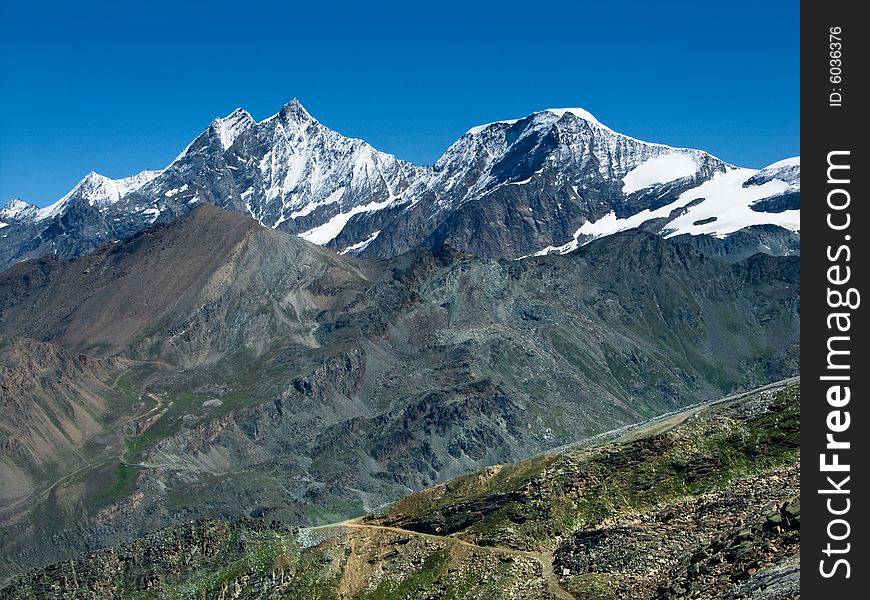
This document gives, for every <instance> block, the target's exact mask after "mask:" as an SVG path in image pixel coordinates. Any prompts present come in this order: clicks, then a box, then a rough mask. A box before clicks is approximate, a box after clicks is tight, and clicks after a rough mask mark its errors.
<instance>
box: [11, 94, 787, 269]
mask: <svg viewBox="0 0 870 600" xmlns="http://www.w3.org/2000/svg"><path fill="white" fill-rule="evenodd" d="M711 183H712V185H707V186H706V187H705V184H711ZM695 191H697V193H695ZM711 195H712V196H714V197H708V196H711ZM799 198H800V166H799V162H798V161H797V160H796V159H791V160H787V161H781V162H780V163H776V164H774V165H771V166H770V167H768V168H766V169H764V170H762V171H754V170H751V169H735V168H734V167H732V166H730V165H727V164H725V163H724V162H722V161H721V160H719V159H717V158H715V157H713V156H711V155H709V154H707V153H706V152H702V151H699V150H691V149H684V148H671V147H669V146H664V145H661V144H651V143H647V142H642V141H640V140H636V139H634V138H631V137H628V136H626V135H623V134H620V133H617V132H615V131H613V130H611V129H609V128H608V127H606V126H604V125H602V124H601V123H600V122H599V121H598V120H597V119H595V117H593V116H592V115H590V114H589V113H588V112H586V111H584V110H582V109H549V110H544V111H541V112H537V113H534V114H532V115H529V116H528V117H525V118H523V119H518V120H515V121H501V122H496V123H490V124H488V125H483V126H479V127H474V128H472V129H471V130H469V131H468V133H466V134H465V135H464V136H462V137H461V138H460V139H459V140H457V141H456V142H455V143H454V144H453V145H452V146H450V148H448V149H447V151H446V152H445V153H444V155H443V156H442V157H441V158H439V159H438V161H437V162H436V163H435V165H434V166H431V167H430V166H425V167H421V166H416V165H412V164H410V163H407V162H404V161H402V160H399V159H397V158H396V157H394V156H392V155H389V154H386V153H383V152H379V151H378V150H376V149H374V148H373V147H372V146H370V145H369V144H367V143H366V142H364V141H362V140H358V139H352V138H347V137H345V136H343V135H341V134H339V133H337V132H335V131H333V130H331V129H329V128H327V127H325V126H324V125H322V124H321V123H319V122H318V121H317V120H316V119H314V118H313V117H312V116H311V115H310V114H308V112H307V111H306V110H305V109H304V108H303V107H302V105H301V104H300V103H299V102H298V101H296V100H294V101H292V102H290V103H288V104H287V105H286V106H284V107H283V108H282V109H281V111H280V112H278V114H276V115H274V116H272V117H270V118H268V119H265V120H263V121H261V122H259V123H257V122H256V121H254V119H253V118H252V117H251V115H250V114H248V113H247V112H246V111H244V110H242V109H238V110H236V111H234V112H233V113H231V114H230V115H228V116H227V117H224V118H219V119H215V120H214V121H213V122H212V123H211V125H209V127H208V128H207V129H206V130H205V131H204V132H203V133H202V134H200V135H199V136H198V137H197V138H196V139H195V140H194V141H193V142H191V144H190V145H189V146H188V147H187V148H185V149H184V150H183V151H182V152H181V154H180V155H179V156H178V157H177V158H176V159H175V160H174V161H173V162H172V163H171V164H170V165H169V166H167V167H166V168H165V169H163V170H162V171H143V172H142V173H139V174H138V175H134V176H132V177H128V178H124V179H119V180H112V179H109V178H107V177H104V176H102V175H99V174H97V173H90V174H88V176H86V177H85V178H84V179H83V180H82V181H81V182H80V183H79V184H78V185H77V186H76V187H75V188H73V190H71V191H70V193H69V194H67V195H66V196H64V197H63V198H61V199H60V200H59V201H58V202H56V203H54V204H53V205H51V206H49V207H46V208H44V209H37V208H36V207H33V206H31V205H27V204H26V203H24V202H23V201H20V200H13V201H11V202H10V203H9V204H8V205H7V206H6V207H4V208H3V209H0V223H2V225H0V229H2V231H0V266H4V267H6V266H9V265H10V264H12V263H14V262H16V261H19V260H22V259H24V258H29V257H38V256H41V255H44V254H46V253H56V254H59V255H60V256H65V257H73V256H80V255H82V254H86V253H88V252H90V251H92V250H94V249H95V248H96V247H98V246H99V245H100V244H101V243H103V242H105V241H110V240H120V239H123V238H124V237H126V236H128V235H130V234H132V233H134V232H136V231H139V230H141V229H142V228H143V227H146V226H147V225H150V224H152V223H155V222H166V221H169V220H171V219H173V218H175V217H176V216H178V215H181V214H185V213H187V212H189V211H190V210H191V209H192V208H193V207H195V206H196V205H198V204H199V203H201V202H210V203H213V204H215V205H216V206H220V207H223V208H227V209H230V210H234V211H236V212H240V213H242V214H246V215H250V216H252V217H254V218H255V219H256V220H257V221H258V222H260V223H261V224H263V225H266V226H268V227H272V228H275V229H279V230H282V231H286V232H288V233H294V234H297V235H300V236H301V237H303V238H304V239H307V240H309V241H311V242H313V243H316V244H320V245H328V246H329V247H331V248H333V249H334V250H337V251H339V252H342V253H353V254H365V255H369V256H381V257H389V256H396V255H398V254H401V253H402V252H406V251H408V250H410V249H411V248H414V247H417V246H420V245H423V246H427V247H437V246H439V245H441V244H444V243H449V244H450V245H452V246H453V247H455V248H458V249H460V250H464V251H468V252H472V253H474V254H477V255H479V256H484V257H492V258H518V257H521V256H525V255H529V254H534V253H545V254H546V253H553V252H555V253H564V252H567V251H570V250H573V249H574V248H576V247H577V246H578V245H579V244H581V243H585V242H587V241H589V240H590V239H594V238H596V237H601V236H603V235H610V234H612V233H615V232H616V231H619V230H623V229H629V228H636V227H640V226H641V225H642V224H643V223H644V222H648V221H651V222H653V223H654V224H655V225H654V226H653V225H648V226H647V227H648V229H651V230H652V229H654V230H655V231H659V232H662V233H664V234H667V235H672V234H681V233H689V234H691V235H703V234H710V235H729V234H731V233H733V232H735V231H737V230H739V229H742V228H743V227H746V226H750V225H760V224H774V225H779V226H782V227H784V228H785V229H786V230H789V231H797V230H798V229H799V208H800V200H799ZM734 206H736V207H737V208H745V209H746V210H744V211H742V212H741V211H738V212H737V213H734V210H733V209H734ZM750 208H751V210H750ZM746 211H749V213H748V216H747V213H746ZM724 217H727V218H724ZM717 219H721V220H720V221H719V222H716V221H717ZM675 220H676V221H675ZM674 222H675V223H676V225H673V226H670V225H669V224H672V223H674ZM697 222H702V223H701V224H702V225H706V226H705V227H701V226H700V225H698V224H697ZM771 252H774V250H771Z"/></svg>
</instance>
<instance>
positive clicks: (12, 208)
mask: <svg viewBox="0 0 870 600" xmlns="http://www.w3.org/2000/svg"><path fill="white" fill-rule="evenodd" d="M37 212H39V208H38V207H36V206H34V205H33V204H30V203H29V202H25V201H24V200H22V199H21V198H12V199H11V200H9V202H7V203H6V205H5V206H3V208H0V221H4V222H7V223H10V222H28V221H31V220H33V218H34V217H35V216H36V213H37Z"/></svg>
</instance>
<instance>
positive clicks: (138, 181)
mask: <svg viewBox="0 0 870 600" xmlns="http://www.w3.org/2000/svg"><path fill="white" fill-rule="evenodd" d="M160 173H162V171H151V170H146V171H142V172H141V173H137V174H136V175H131V176H130V177H124V178H122V179H109V178H108V177H106V176H105V175H101V174H99V173H97V172H96V171H91V172H90V173H88V174H87V175H85V178H84V179H82V180H81V181H79V182H78V184H76V186H75V187H74V188H73V189H72V190H70V191H69V192H68V193H67V194H66V195H65V196H64V197H63V198H61V199H60V200H58V201H57V202H55V203H54V204H51V205H49V206H46V207H45V208H41V209H39V211H38V212H37V214H36V220H37V221H42V220H44V219H50V218H52V217H54V216H55V215H58V214H60V213H61V212H63V210H64V209H65V208H66V206H67V205H68V204H69V203H70V202H71V201H73V200H75V199H77V198H78V199H81V200H84V201H85V202H87V203H88V204H89V205H90V206H97V207H98V208H105V207H106V206H109V205H110V204H115V203H116V202H118V201H119V200H120V199H121V198H123V197H124V196H126V195H127V194H129V193H131V192H135V191H136V190H138V189H139V188H141V187H142V186H144V185H145V184H147V183H148V182H150V181H151V180H152V179H154V178H155V177H157V176H158V175H160Z"/></svg>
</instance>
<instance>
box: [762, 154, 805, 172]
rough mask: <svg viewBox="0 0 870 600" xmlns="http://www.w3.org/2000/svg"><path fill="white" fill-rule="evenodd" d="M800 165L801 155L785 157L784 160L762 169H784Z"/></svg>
mask: <svg viewBox="0 0 870 600" xmlns="http://www.w3.org/2000/svg"><path fill="white" fill-rule="evenodd" d="M799 166H801V157H800V156H793V157H791V158H784V159H782V160H779V161H777V162H775V163H773V164H772V165H767V166H766V167H764V168H763V169H762V171H769V170H775V169H784V168H786V167H799Z"/></svg>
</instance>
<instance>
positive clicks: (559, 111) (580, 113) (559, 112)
mask: <svg viewBox="0 0 870 600" xmlns="http://www.w3.org/2000/svg"><path fill="white" fill-rule="evenodd" d="M543 112H548V113H553V114H554V115H556V116H557V117H558V118H560V119H561V118H562V117H564V116H565V114H566V113H571V114H572V115H574V116H575V117H577V118H580V119H583V120H584V121H589V122H590V123H595V124H596V125H601V126H602V127H604V124H603V123H602V122H601V121H599V120H598V119H596V118H595V115H593V114H592V113H591V112H589V111H588V110H586V109H585V108H548V109H546V110H545V111H543Z"/></svg>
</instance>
